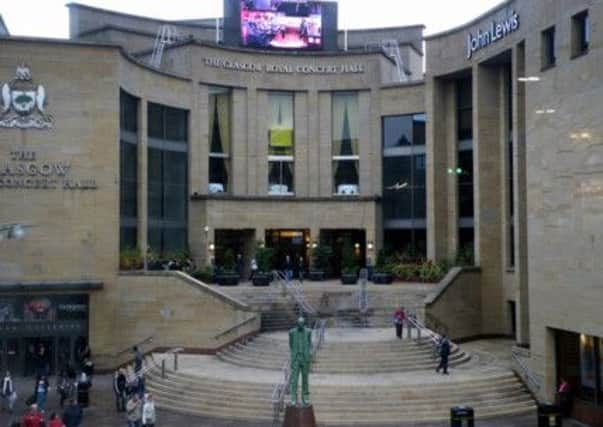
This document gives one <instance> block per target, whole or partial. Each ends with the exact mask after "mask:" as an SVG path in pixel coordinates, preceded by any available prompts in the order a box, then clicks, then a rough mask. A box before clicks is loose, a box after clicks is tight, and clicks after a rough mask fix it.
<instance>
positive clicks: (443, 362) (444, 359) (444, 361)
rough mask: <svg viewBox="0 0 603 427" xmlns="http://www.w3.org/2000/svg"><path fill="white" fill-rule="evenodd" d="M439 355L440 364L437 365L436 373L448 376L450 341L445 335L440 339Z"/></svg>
mask: <svg viewBox="0 0 603 427" xmlns="http://www.w3.org/2000/svg"><path fill="white" fill-rule="evenodd" d="M438 347H439V353H440V364H439V365H438V367H437V369H436V372H438V373H439V372H440V369H441V370H442V373H443V374H444V375H448V356H450V341H449V340H448V337H446V335H442V339H441V340H440V343H439V345H438Z"/></svg>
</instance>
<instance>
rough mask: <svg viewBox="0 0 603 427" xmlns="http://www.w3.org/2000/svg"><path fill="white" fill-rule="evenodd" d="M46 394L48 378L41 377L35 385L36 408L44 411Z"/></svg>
mask: <svg viewBox="0 0 603 427" xmlns="http://www.w3.org/2000/svg"><path fill="white" fill-rule="evenodd" d="M47 396H48V380H46V377H41V378H40V381H38V385H37V387H36V405H37V409H39V410H40V411H42V412H44V411H45V409H46V397H47Z"/></svg>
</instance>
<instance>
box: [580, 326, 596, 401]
mask: <svg viewBox="0 0 603 427" xmlns="http://www.w3.org/2000/svg"><path fill="white" fill-rule="evenodd" d="M596 369H597V368H596V366H595V339H594V338H593V337H590V336H588V335H580V395H581V397H582V398H583V399H585V400H588V401H593V400H594V397H595V393H594V392H595V384H596Z"/></svg>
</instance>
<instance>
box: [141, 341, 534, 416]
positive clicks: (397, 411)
mask: <svg viewBox="0 0 603 427" xmlns="http://www.w3.org/2000/svg"><path fill="white" fill-rule="evenodd" d="M328 334H329V331H327V336H326V341H325V343H324V345H323V347H322V348H321V349H320V350H319V353H318V356H317V358H316V362H315V365H314V368H313V373H312V374H311V378H310V391H311V400H312V402H313V404H314V409H315V414H316V418H317V421H318V424H319V425H320V426H331V425H333V426H336V425H337V426H356V425H358V426H376V425H392V426H394V425H400V423H403V422H408V423H421V422H435V421H443V420H447V419H448V418H449V414H450V407H452V406H456V405H469V406H471V407H473V408H474V410H475V414H476V418H477V419H478V420H479V419H481V418H487V417H495V416H510V415H515V414H524V413H526V412H530V411H534V410H535V404H534V401H533V400H532V398H531V396H530V395H529V394H528V392H527V390H526V389H525V388H524V386H523V384H522V383H521V382H520V381H519V380H518V379H517V378H516V376H515V375H514V374H513V372H512V371H511V370H509V369H507V368H504V367H501V366H495V365H488V364H483V363H478V361H477V360H476V359H479V357H477V358H475V360H474V359H472V358H471V356H470V355H469V354H467V353H465V352H463V350H462V349H461V348H460V347H457V346H454V353H453V354H454V357H452V358H451V361H452V365H456V367H454V366H453V367H452V368H451V375H448V376H444V375H437V374H436V373H435V372H433V371H432V369H433V368H434V366H435V363H436V361H435V359H434V358H432V353H431V348H430V346H429V345H428V344H427V342H425V341H424V340H421V341H418V342H413V341H410V340H404V341H403V342H402V343H400V342H399V341H398V340H396V339H395V338H387V337H386V338H384V336H386V334H392V331H391V330H385V331H384V330H371V329H367V330H363V331H356V332H354V333H348V332H346V331H344V332H343V333H342V335H341V336H339V337H334V336H332V337H331V338H332V339H329V335H328ZM333 334H334V332H332V335H333ZM348 334H351V335H353V334H356V335H362V334H366V337H367V339H364V340H363V339H362V338H361V337H360V338H358V336H356V337H354V338H353V339H349V338H350V337H349V336H348ZM186 357H188V358H189V360H188V362H186V363H183V364H182V367H181V369H180V370H179V371H178V372H174V371H167V372H166V375H165V378H162V375H161V371H160V369H159V368H157V367H155V368H153V369H151V370H150V371H149V373H148V375H147V386H148V388H149V390H151V391H152V392H153V393H154V394H155V396H156V401H157V402H158V406H160V407H161V408H166V409H170V410H173V411H177V412H182V413H187V414H193V415H201V416H204V417H215V418H223V419H232V420H239V421H247V422H250V421H254V422H259V423H263V422H265V423H266V424H265V425H267V426H268V425H270V422H271V421H272V416H273V412H272V402H271V396H272V391H273V386H274V384H275V383H278V382H279V381H280V380H281V378H282V373H281V372H280V368H281V367H282V366H283V363H285V361H286V360H287V340H286V333H280V334H279V333H270V334H261V335H259V336H258V337H256V338H255V339H253V340H251V341H249V342H248V343H247V344H245V345H241V344H238V345H235V346H232V347H231V348H229V349H227V350H225V351H223V352H222V353H221V354H219V355H218V357H211V356H204V357H199V356H186ZM195 357H197V359H194V358H195ZM196 360H197V361H196Z"/></svg>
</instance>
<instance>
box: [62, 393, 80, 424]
mask: <svg viewBox="0 0 603 427" xmlns="http://www.w3.org/2000/svg"><path fill="white" fill-rule="evenodd" d="M63 422H64V423H65V427H79V426H80V425H81V423H82V408H80V407H79V405H78V404H77V402H76V401H75V399H71V400H70V401H69V406H67V408H66V409H65V411H64V412H63Z"/></svg>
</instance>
